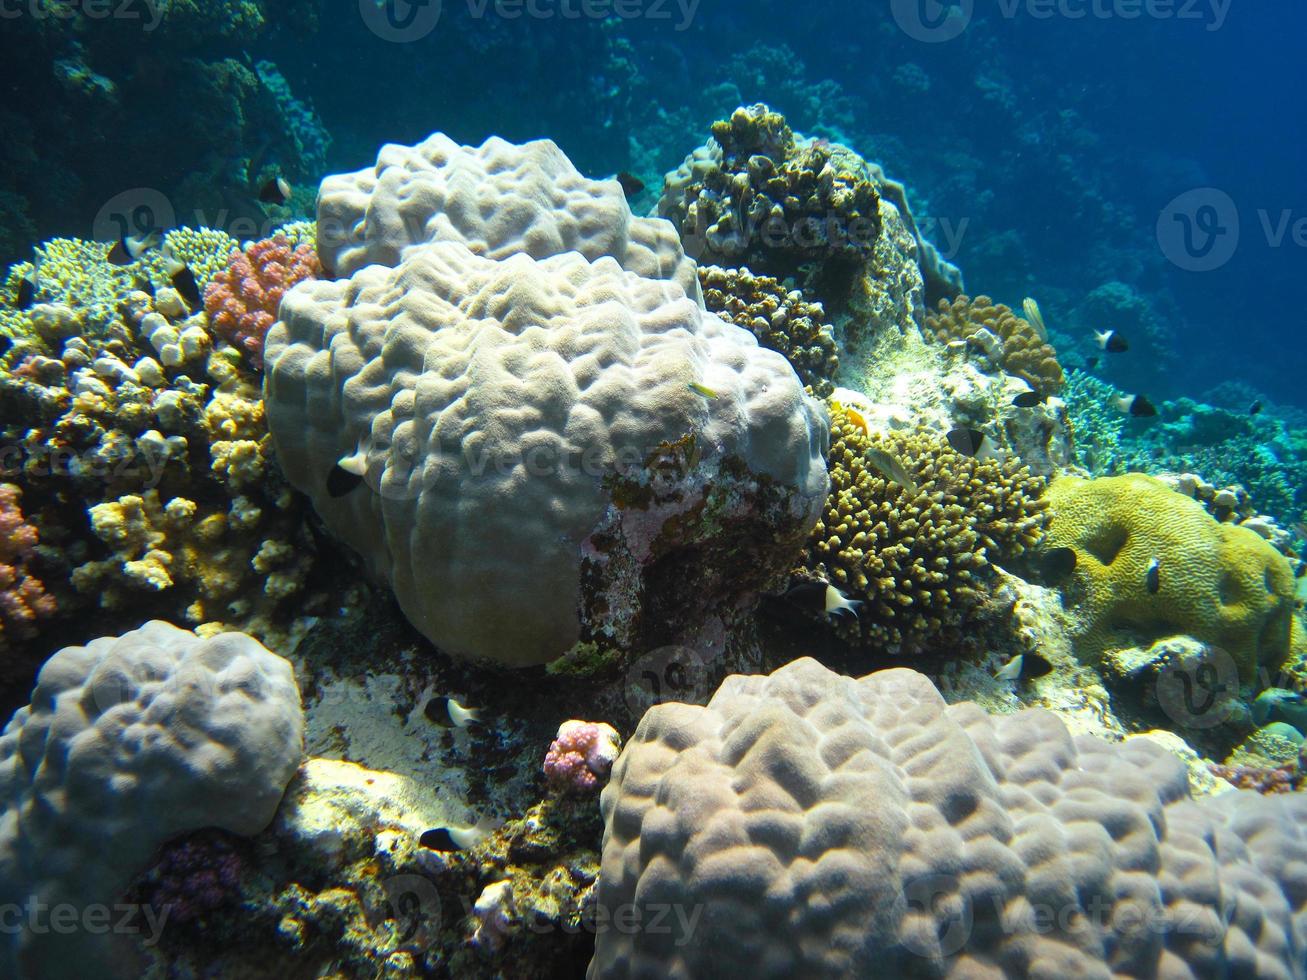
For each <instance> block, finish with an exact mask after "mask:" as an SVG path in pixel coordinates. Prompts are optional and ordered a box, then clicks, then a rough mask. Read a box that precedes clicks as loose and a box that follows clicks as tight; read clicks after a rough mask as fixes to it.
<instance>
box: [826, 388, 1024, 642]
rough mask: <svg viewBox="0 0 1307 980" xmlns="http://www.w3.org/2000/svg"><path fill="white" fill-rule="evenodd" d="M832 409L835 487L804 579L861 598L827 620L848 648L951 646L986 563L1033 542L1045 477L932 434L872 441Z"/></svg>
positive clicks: (983, 587)
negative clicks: (854, 611)
mask: <svg viewBox="0 0 1307 980" xmlns="http://www.w3.org/2000/svg"><path fill="white" fill-rule="evenodd" d="M830 408H831V450H830V455H829V457H828V461H829V470H830V477H831V491H830V496H829V498H828V500H827V503H826V509H825V512H824V514H823V516H822V518H821V520H820V521H819V522H818V524H817V527H816V530H815V531H814V532H813V535H812V538H811V540H810V541H809V544H808V548H807V552H806V555H805V562H804V567H803V570H802V574H804V575H805V576H815V577H817V578H821V579H825V580H827V581H829V582H831V583H833V584H834V585H836V586H837V587H838V588H840V589H841V590H842V591H844V592H845V593H846V594H847V595H848V596H849V597H850V598H853V599H863V600H865V606H864V607H863V609H862V610H861V611H860V612H859V614H858V616H857V617H856V618H855V617H842V618H840V619H839V620H837V621H835V623H834V627H835V630H836V632H837V633H838V634H839V635H840V636H841V637H843V638H844V639H846V640H848V641H849V642H851V643H854V644H858V645H866V646H871V647H876V648H880V649H884V650H889V651H892V652H914V651H917V650H922V649H934V648H943V646H944V645H946V644H948V643H950V642H957V641H959V640H960V639H961V636H960V629H961V627H962V626H963V624H964V622H965V621H966V618H967V617H968V616H969V615H971V614H972V613H973V612H974V611H975V610H976V609H977V607H978V606H979V605H980V604H981V603H982V602H983V601H984V600H985V597H986V595H987V594H988V592H987V587H988V585H989V584H990V572H991V569H992V567H993V564H994V563H997V562H1000V561H1003V560H1005V559H1010V558H1016V557H1018V556H1020V555H1022V554H1023V553H1024V552H1025V551H1026V550H1027V549H1030V548H1033V547H1035V546H1036V545H1037V544H1038V543H1039V542H1040V540H1041V537H1042V535H1043V532H1044V528H1045V525H1046V523H1047V519H1048V517H1047V512H1046V506H1047V505H1046V504H1045V502H1044V501H1043V500H1042V499H1041V495H1042V492H1043V488H1044V482H1045V481H1043V480H1042V479H1040V478H1038V477H1034V476H1032V475H1031V474H1030V473H1029V471H1028V470H1026V469H1025V468H1024V467H1023V466H1021V465H1020V464H1018V463H1015V462H1007V463H999V462H997V461H995V460H979V459H976V458H973V457H968V456H963V455H962V454H960V453H957V452H955V451H954V450H953V449H952V448H950V447H949V445H948V443H947V442H946V441H945V440H944V437H943V436H942V435H940V434H936V433H929V432H913V433H910V434H905V433H892V434H889V435H885V436H878V435H872V434H869V433H868V432H867V431H866V429H865V428H864V426H863V425H862V424H859V421H855V419H854V418H853V417H851V416H850V413H849V411H848V410H846V409H845V408H843V407H842V406H840V405H838V404H836V403H831V405H830ZM876 453H883V454H885V455H887V456H888V457H890V458H892V459H894V460H898V461H899V462H900V464H901V465H902V467H903V469H904V470H905V471H906V473H907V474H908V475H909V476H910V478H911V482H912V483H913V484H915V485H916V488H917V492H916V493H913V492H912V490H911V489H910V487H909V486H905V485H904V484H903V482H902V481H900V480H896V479H894V478H892V477H890V476H887V475H885V473H883V472H882V467H880V466H878V465H877V462H876V460H875V458H874V454H876Z"/></svg>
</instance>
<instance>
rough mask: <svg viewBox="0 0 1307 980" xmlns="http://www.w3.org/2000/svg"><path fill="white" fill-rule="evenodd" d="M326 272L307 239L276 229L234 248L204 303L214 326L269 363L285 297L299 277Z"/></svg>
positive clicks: (254, 360)
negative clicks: (266, 352) (294, 239)
mask: <svg viewBox="0 0 1307 980" xmlns="http://www.w3.org/2000/svg"><path fill="white" fill-rule="evenodd" d="M321 273H322V266H321V265H320V264H319V262H318V257H317V254H316V253H315V252H314V250H313V248H312V247H311V246H309V245H307V244H305V245H300V246H298V247H295V246H292V245H291V243H290V240H289V239H287V238H286V236H285V235H274V236H273V237H272V238H265V239H264V240H263V241H260V242H254V243H253V244H251V245H250V246H249V247H248V248H246V249H244V250H237V251H234V252H232V253H231V258H230V260H229V263H228V266H227V268H226V269H225V270H224V271H222V272H219V273H217V274H216V275H215V276H214V277H213V281H212V282H211V283H209V285H208V288H206V289H205V291H204V308H205V310H206V311H207V312H208V314H209V322H210V323H211V324H212V326H213V329H214V331H215V332H216V333H217V334H218V335H219V336H220V337H223V338H224V339H225V340H226V341H227V342H228V343H230V344H231V345H232V346H234V347H236V348H237V349H238V350H240V351H242V352H243V353H244V354H245V356H246V357H248V358H249V359H250V363H251V364H253V365H254V366H255V367H256V368H261V367H263V342H264V338H265V337H266V336H267V334H268V329H269V328H270V327H271V326H272V324H273V323H274V322H276V319H277V311H278V309H280V308H281V300H282V297H284V296H285V295H286V293H287V292H288V291H289V290H290V289H291V288H293V287H294V286H295V285H296V284H297V283H301V282H304V281H305V280H308V279H316V278H317V277H318V276H319V275H321Z"/></svg>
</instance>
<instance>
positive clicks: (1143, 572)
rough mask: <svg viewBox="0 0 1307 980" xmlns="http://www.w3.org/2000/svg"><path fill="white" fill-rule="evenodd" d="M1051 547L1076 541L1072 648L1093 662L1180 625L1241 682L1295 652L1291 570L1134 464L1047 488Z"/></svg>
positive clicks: (1299, 638) (1259, 541) (1298, 637)
mask: <svg viewBox="0 0 1307 980" xmlns="http://www.w3.org/2000/svg"><path fill="white" fill-rule="evenodd" d="M1048 499H1049V503H1050V509H1051V513H1052V523H1051V525H1050V527H1049V546H1050V547H1069V548H1073V549H1075V552H1076V555H1077V564H1076V571H1075V577H1074V580H1073V584H1072V585H1071V586H1070V587H1069V588H1071V589H1072V590H1073V591H1071V592H1070V594H1069V596H1068V599H1069V604H1070V605H1071V607H1072V608H1073V610H1074V611H1075V613H1076V616H1077V617H1078V620H1079V625H1078V629H1077V638H1076V647H1077V651H1078V652H1079V653H1080V655H1081V656H1083V657H1086V658H1088V659H1097V658H1099V657H1101V656H1102V655H1103V654H1104V653H1105V652H1107V651H1108V650H1113V649H1121V648H1125V647H1131V646H1147V645H1148V644H1150V643H1152V642H1154V641H1156V640H1159V639H1164V638H1166V637H1168V636H1172V635H1178V634H1185V635H1188V636H1192V637H1194V638H1195V639H1197V640H1199V641H1201V642H1203V643H1208V644H1212V645H1214V646H1216V647H1219V648H1220V649H1222V650H1224V651H1225V652H1226V653H1227V654H1228V655H1229V656H1230V657H1232V658H1233V659H1234V660H1235V662H1236V663H1237V664H1238V665H1239V670H1240V673H1241V676H1242V678H1243V680H1244V681H1245V682H1250V681H1252V680H1253V679H1254V676H1255V675H1256V674H1257V672H1258V670H1259V669H1265V670H1274V669H1275V668H1276V667H1277V666H1278V665H1279V664H1281V663H1282V662H1283V661H1284V660H1285V659H1286V658H1287V657H1288V656H1289V655H1290V653H1291V652H1294V651H1297V650H1300V649H1302V646H1303V633H1302V627H1301V625H1300V624H1299V623H1298V620H1297V617H1296V615H1295V612H1294V609H1295V599H1294V586H1295V580H1294V576H1293V570H1292V568H1291V567H1290V565H1289V562H1288V560H1287V559H1285V557H1284V556H1283V555H1281V554H1280V553H1279V552H1277V551H1276V550H1275V549H1274V548H1273V547H1272V546H1271V545H1270V544H1269V543H1267V541H1266V540H1265V539H1264V538H1262V537H1261V536H1260V535H1258V534H1257V533H1255V532H1254V531H1251V530H1249V529H1248V528H1244V527H1236V526H1233V525H1229V524H1219V523H1217V522H1216V521H1215V520H1214V519H1212V518H1211V517H1210V516H1209V515H1208V514H1207V513H1206V512H1205V511H1204V510H1203V508H1202V505H1201V504H1199V503H1197V502H1196V501H1194V500H1192V499H1190V498H1189V497H1186V496H1184V495H1183V494H1180V493H1177V492H1176V491H1174V490H1172V489H1170V488H1169V487H1167V486H1166V485H1165V484H1163V483H1161V482H1160V481H1158V480H1155V479H1153V478H1151V477H1147V476H1143V475H1140V474H1137V473H1132V474H1128V475H1126V476H1119V477H1103V478H1100V479H1096V480H1080V479H1076V478H1073V477H1065V478H1063V479H1060V480H1057V481H1055V482H1054V483H1053V484H1052V485H1051V487H1050V488H1049V493H1048Z"/></svg>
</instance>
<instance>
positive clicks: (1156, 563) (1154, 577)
mask: <svg viewBox="0 0 1307 980" xmlns="http://www.w3.org/2000/svg"><path fill="white" fill-rule="evenodd" d="M1144 585H1145V586H1146V587H1147V588H1148V591H1149V594H1151V595H1157V593H1158V591H1159V590H1160V589H1161V588H1162V562H1161V561H1160V560H1159V559H1157V558H1154V559H1153V560H1152V561H1150V562H1149V563H1148V571H1147V572H1145V573H1144Z"/></svg>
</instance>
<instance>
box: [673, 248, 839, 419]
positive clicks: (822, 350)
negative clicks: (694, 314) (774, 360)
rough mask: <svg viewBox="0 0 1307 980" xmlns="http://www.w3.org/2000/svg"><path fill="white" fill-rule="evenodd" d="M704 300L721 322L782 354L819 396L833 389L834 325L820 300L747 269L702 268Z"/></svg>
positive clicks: (836, 361)
mask: <svg viewBox="0 0 1307 980" xmlns="http://www.w3.org/2000/svg"><path fill="white" fill-rule="evenodd" d="M699 282H700V284H701V285H702V286H703V302H704V305H705V306H707V307H708V309H709V311H711V312H713V313H716V314H717V315H718V316H720V317H721V318H722V319H723V320H728V321H730V322H731V323H734V324H735V325H736V326H738V327H743V328H744V329H746V330H749V331H751V332H752V333H753V335H754V336H755V337H757V338H758V343H760V344H762V345H763V346H764V347H768V348H770V349H772V350H774V351H779V352H780V353H782V354H784V355H785V359H786V360H787V361H789V362H790V364H791V365H792V366H793V368H794V370H795V372H796V373H797V374H798V375H799V380H801V381H802V382H803V383H804V384H805V385H808V386H810V387H811V388H812V390H813V393H814V394H816V395H817V396H818V397H819V398H825V397H827V396H829V395H830V393H831V392H832V391H834V390H835V386H834V384H833V379H834V377H835V373H836V372H837V371H838V370H839V365H840V361H839V355H838V353H837V352H836V346H835V335H834V331H833V328H832V327H831V326H830V324H829V323H827V322H826V311H825V310H823V309H822V306H821V304H820V303H809V302H808V301H807V300H805V299H804V298H803V294H802V293H801V292H799V291H798V290H797V289H786V288H785V287H784V286H783V285H782V284H781V283H780V282H779V281H778V280H776V279H774V278H772V277H771V276H757V275H754V274H753V273H752V272H750V271H749V270H748V269H723V268H721V267H720V266H713V265H710V266H702V267H700V269H699Z"/></svg>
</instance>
